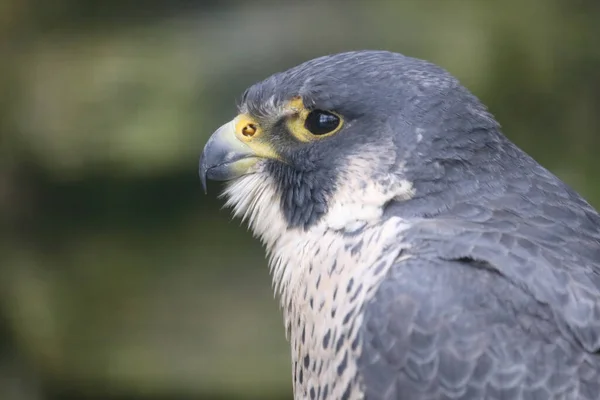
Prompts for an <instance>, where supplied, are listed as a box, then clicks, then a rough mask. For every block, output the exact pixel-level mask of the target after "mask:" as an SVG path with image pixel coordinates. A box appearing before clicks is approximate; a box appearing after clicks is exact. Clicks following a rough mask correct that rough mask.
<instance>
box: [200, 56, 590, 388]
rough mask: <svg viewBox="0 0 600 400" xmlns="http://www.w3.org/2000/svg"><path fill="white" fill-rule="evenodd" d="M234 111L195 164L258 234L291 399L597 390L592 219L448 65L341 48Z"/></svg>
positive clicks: (252, 94)
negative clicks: (245, 126) (315, 125)
mask: <svg viewBox="0 0 600 400" xmlns="http://www.w3.org/2000/svg"><path fill="white" fill-rule="evenodd" d="M294 98H301V99H302V102H303V106H302V107H300V108H301V110H299V109H298V106H293V107H292V106H289V104H290V103H289V102H290V100H292V99H294ZM294 104H296V103H294ZM290 107H291V108H290ZM303 110H304V111H303ZM314 110H326V111H331V112H333V113H335V115H338V116H340V119H341V121H342V122H343V123H342V124H340V128H339V131H332V134H331V135H330V136H327V135H324V136H323V137H321V136H320V135H311V134H310V133H311V131H310V129H308V128H307V126H308V125H307V122H306V121H305V120H302V118H307V117H306V115H307V114H308V113H310V112H311V111H314ZM240 113H241V114H244V115H249V116H251V117H252V118H253V119H252V121H254V123H255V124H256V125H258V126H260V128H261V129H262V131H261V132H262V133H261V135H260V136H258V135H257V137H256V138H253V137H242V136H240V132H238V131H235V132H234V131H232V132H231V136H227V138H226V139H224V138H225V137H226V136H223V135H224V134H223V132H225V131H223V130H220V131H219V132H217V133H216V134H215V136H213V138H212V139H211V140H210V141H209V143H208V144H207V146H206V148H205V151H204V154H203V157H202V159H201V162H200V175H201V179H202V180H204V179H206V177H208V178H212V179H218V180H229V181H230V182H229V184H228V187H227V189H226V192H225V193H226V195H227V197H228V199H229V200H228V204H229V205H231V206H232V207H233V208H234V212H235V214H236V215H238V216H240V217H242V218H245V219H246V220H247V221H248V223H249V224H250V226H251V228H252V230H253V232H254V233H255V235H257V236H258V237H259V238H260V239H261V240H262V241H263V243H264V244H265V246H266V248H267V252H268V254H269V257H270V267H271V270H272V274H273V280H274V283H275V286H276V288H277V290H278V292H279V294H280V298H281V304H282V308H283V311H284V318H285V324H286V330H287V333H288V337H289V339H290V342H291V345H292V369H293V377H294V395H295V398H297V399H301V398H309V399H326V398H335V399H361V398H366V399H389V400H392V399H411V400H426V399H427V400H434V399H435V400H438V399H465V400H474V399H484V398H485V399H527V400H534V399H536V400H537V399H579V400H591V399H600V216H599V215H598V213H597V212H596V211H595V210H594V209H593V208H592V207H591V206H590V205H589V204H588V203H587V202H586V201H585V200H583V199H582V198H581V197H580V196H579V195H578V194H577V193H575V192H574V191H573V190H572V189H570V188H569V187H568V186H567V185H565V184H564V183H563V182H561V181H560V180H559V179H558V178H556V177H555V176H554V175H552V174H551V173H550V172H548V171H547V170H546V169H544V168H543V167H541V166H540V165H539V164H538V163H536V162H535V161H534V160H533V159H532V158H531V157H529V156H528V155H526V154H525V153H524V152H522V151H521V150H520V149H518V148H517V147H516V146H515V145H514V144H512V143H511V142H510V141H508V140H507V139H506V138H505V137H504V136H503V135H502V133H501V132H500V127H499V125H498V123H497V122H496V121H495V120H494V118H493V117H492V116H491V115H490V114H489V113H488V112H487V110H486V109H485V107H484V106H483V105H482V104H481V103H480V102H479V100H478V99H477V98H476V97H475V96H473V95H472V94H471V93H470V92H469V91H468V90H466V89H465V88H464V87H463V86H461V85H460V84H459V82H458V81H457V80H456V79H454V78H453V77H452V76H450V75H449V74H448V73H447V72H445V71H444V70H443V69H441V68H439V67H437V66H435V65H433V64H430V63H427V62H424V61H421V60H416V59H413V58H410V57H405V56H403V55H400V54H395V53H390V52H380V51H362V52H350V53H343V54H337V55H332V56H326V57H322V58H318V59H315V60H311V61H309V62H307V63H304V64H301V65H300V66H297V67H295V68H292V69H290V70H288V71H286V72H283V73H279V74H276V75H273V76H272V77H270V78H268V79H266V80H265V81H263V82H260V83H258V84H256V85H254V86H252V87H251V88H249V89H248V90H247V91H246V92H245V93H244V95H243V97H242V100H241V102H240ZM298 119H300V122H301V123H304V128H302V127H299V126H300V125H298V124H294V122H293V121H297V120H298ZM289 121H292V122H289ZM222 129H223V128H222ZM235 135H236V136H235ZM234 137H235V138H237V139H234ZM242 162H243V163H244V164H243V165H242V164H241V163H242ZM250 164H251V165H250ZM240 165H242V167H243V168H242V167H240ZM248 165H250V166H248Z"/></svg>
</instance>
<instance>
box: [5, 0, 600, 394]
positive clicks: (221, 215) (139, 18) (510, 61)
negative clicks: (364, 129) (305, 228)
mask: <svg viewBox="0 0 600 400" xmlns="http://www.w3.org/2000/svg"><path fill="white" fill-rule="evenodd" d="M360 48H378V49H388V50H393V51H399V52H402V53H405V54H408V55H412V56H416V57H419V58H426V59H428V60H431V61H433V62H435V63H437V64H440V65H442V66H443V67H445V68H446V69H448V70H449V71H450V72H451V73H453V74H454V75H455V76H457V77H458V78H459V79H460V80H461V81H462V82H463V83H464V84H465V85H466V86H467V87H469V88H470V89H471V90H472V91H473V92H474V93H475V94H476V95H477V96H479V97H480V98H481V99H482V100H483V101H484V102H485V103H486V104H487V105H488V106H489V107H490V109H491V111H492V112H493V114H495V116H496V117H497V118H498V119H499V120H500V122H501V123H502V125H503V128H504V132H505V133H506V134H507V136H509V137H510V138H511V139H512V140H513V141H515V142H516V143H517V144H518V145H520V146H521V147H522V148H524V149H525V150H526V151H527V152H529V153H530V154H531V155H533V156H534V157H535V158H536V159H537V160H539V161H540V162H541V163H543V164H544V165H545V166H547V167H548V168H550V169H551V170H552V171H553V172H555V173H556V174H557V175H559V176H560V177H561V178H563V179H564V180H565V181H567V182H568V183H569V184H571V185H572V186H573V187H575V188H576V189H577V190H579V191H580V192H581V193H582V194H584V195H585V196H586V197H587V198H588V199H589V200H590V202H592V203H593V204H595V205H597V206H598V205H600V180H599V179H600V178H598V174H599V169H600V159H598V158H597V157H598V154H599V150H600V2H597V1H596V0H589V1H582V0H571V1H558V0H527V1H519V0H504V1H491V0H489V1H486V0H442V1H434V0H421V1H400V0H398V1H384V0H365V1H352V0H349V1H310V0H309V1H295V2H293V1H277V2H273V1H271V2H267V1H243V0H237V1H236V0H227V1H216V0H212V1H199V0H196V1H194V0H147V1H145V2H142V1H133V0H122V1H117V0H53V1H49V0H1V1H0V223H1V225H0V399H2V400H51V399H52V400H54V399H73V400H75V399H77V400H78V399H89V398H93V399H109V400H110V399H123V400H134V399H135V400H151V399H188V398H189V399H192V398H197V399H254V398H255V399H290V398H291V373H290V367H289V361H288V358H289V356H288V353H289V350H288V347H287V344H286V342H285V339H284V330H283V323H282V321H281V316H280V313H279V310H278V306H277V302H276V301H275V300H274V299H273V294H272V291H271V284H270V278H269V276H268V272H267V268H266V263H265V260H264V256H263V251H262V249H261V247H260V245H259V243H258V242H257V241H255V240H254V239H252V237H251V235H250V234H249V232H247V230H246V229H245V227H242V226H241V225H240V223H239V221H232V220H231V217H230V215H229V212H228V211H227V210H221V204H222V203H221V202H220V201H219V200H217V198H216V194H217V192H218V190H219V186H218V185H211V186H209V195H208V196H205V195H204V194H203V193H202V190H201V188H200V184H199V181H198V177H197V162H198V156H199V154H200V152H201V149H202V147H203V145H204V143H205V142H206V140H207V138H208V136H209V135H210V134H211V133H212V132H213V130H214V129H215V128H217V127H218V126H219V125H220V124H221V123H223V122H225V121H227V120H229V119H230V118H231V117H233V116H234V113H235V100H236V99H237V98H238V96H239V95H240V94H241V93H242V92H243V90H244V89H245V88H246V87H247V86H248V85H250V84H252V83H253V82H255V81H257V80H259V79H262V78H264V77H266V76H268V75H270V74H271V73H274V72H276V71H280V70H283V69H286V68H288V67H291V66H293V65H295V64H297V63H299V62H301V61H304V60H306V59H309V58H312V57H315V56H320V55H323V54H326V53H332V52H338V51H344V50H351V49H360Z"/></svg>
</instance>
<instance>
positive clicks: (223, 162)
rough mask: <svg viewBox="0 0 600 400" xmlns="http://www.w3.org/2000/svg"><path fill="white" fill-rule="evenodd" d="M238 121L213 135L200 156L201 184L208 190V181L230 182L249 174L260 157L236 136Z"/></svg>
mask: <svg viewBox="0 0 600 400" xmlns="http://www.w3.org/2000/svg"><path fill="white" fill-rule="evenodd" d="M235 127H236V120H235V119H234V120H232V121H230V122H228V123H226V124H225V125H223V126H221V127H220V128H219V129H217V130H216V131H215V133H213V134H212V136H211V137H210V139H209V140H208V142H207V143H206V146H204V151H203V152H202V156H200V166H199V173H200V182H202V187H203V188H204V193H206V192H207V190H206V180H207V179H211V180H215V181H228V180H231V179H235V178H238V177H240V176H242V175H244V174H246V173H248V171H249V169H250V167H252V166H253V165H254V164H256V162H257V161H258V159H259V157H258V155H257V154H256V152H255V151H254V150H252V149H251V148H250V147H249V146H248V145H247V144H246V143H244V142H242V141H241V140H240V139H238V138H237V136H236V134H235V129H236V128H235Z"/></svg>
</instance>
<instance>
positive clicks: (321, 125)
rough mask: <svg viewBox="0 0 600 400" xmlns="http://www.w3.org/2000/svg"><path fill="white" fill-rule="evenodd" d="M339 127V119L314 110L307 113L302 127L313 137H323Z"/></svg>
mask: <svg viewBox="0 0 600 400" xmlns="http://www.w3.org/2000/svg"><path fill="white" fill-rule="evenodd" d="M338 126H340V117H338V116H337V115H335V114H333V113H330V112H328V111H322V110H314V111H311V112H310V113H308V115H307V116H306V119H305V120H304V127H305V128H306V130H308V131H309V132H310V133H312V134H313V135H325V134H327V133H331V132H333V131H334V130H336V129H337V128H338Z"/></svg>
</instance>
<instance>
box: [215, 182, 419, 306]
mask: <svg viewBox="0 0 600 400" xmlns="http://www.w3.org/2000/svg"><path fill="white" fill-rule="evenodd" d="M384 183H385V185H382V184H380V183H378V182H373V183H369V184H367V185H361V187H353V186H346V187H342V188H338V190H337V191H336V193H335V194H334V196H333V198H332V199H331V201H330V206H329V209H328V211H327V213H326V214H325V215H324V216H323V217H322V218H321V220H320V221H319V222H318V223H317V224H315V225H314V226H312V227H310V228H308V229H306V230H305V229H303V228H289V227H288V225H287V222H286V219H285V217H284V215H283V212H282V210H281V206H280V202H279V198H280V196H279V194H278V193H277V189H276V185H275V183H274V182H273V181H272V179H271V178H270V177H269V176H266V175H265V174H262V173H255V174H250V175H246V176H243V177H242V178H239V179H237V180H236V181H234V182H232V183H231V184H230V185H229V186H228V187H227V189H226V190H225V192H224V196H226V197H227V203H226V206H230V207H232V208H233V211H234V215H235V216H236V217H240V218H241V219H242V220H243V221H245V222H247V223H248V225H249V227H250V229H251V230H252V232H253V234H254V235H255V236H256V237H258V238H260V240H261V241H262V243H263V244H264V245H265V247H266V251H267V255H268V258H269V267H270V270H271V273H272V277H273V284H274V286H275V288H276V290H277V292H278V293H279V294H280V296H281V303H282V306H284V307H287V306H288V305H289V302H290V301H293V299H294V296H295V293H296V292H297V291H298V288H299V287H300V286H301V285H302V281H303V280H304V276H305V272H306V271H305V270H306V269H307V268H309V266H307V265H304V264H306V261H305V260H313V263H314V262H315V261H317V260H318V259H319V258H320V257H316V258H315V254H314V253H315V251H316V249H320V250H319V251H322V252H323V254H322V256H325V255H327V256H330V257H340V256H342V254H341V253H342V252H343V249H344V247H345V246H346V244H347V243H346V242H345V241H344V240H343V238H344V234H345V233H350V232H353V231H356V230H358V229H361V228H367V229H368V228H369V227H373V230H372V229H368V231H373V232H374V231H375V230H376V229H375V227H376V226H378V224H379V223H380V222H381V216H382V214H383V209H384V206H385V205H386V204H387V203H388V202H389V201H390V200H392V199H396V200H406V199H409V198H410V197H412V195H413V194H414V190H413V188H412V185H411V183H410V182H409V181H406V180H402V179H397V178H396V177H393V176H390V177H386V179H385V182H384ZM384 228H385V227H384V226H379V229H384ZM372 250H375V249H372ZM363 261H364V262H366V261H367V260H363ZM360 264H363V263H360ZM366 265H369V264H368V263H366ZM313 267H314V268H319V266H318V265H314V266H313Z"/></svg>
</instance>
